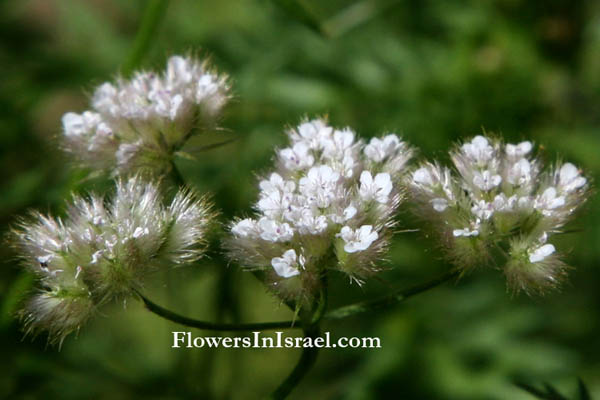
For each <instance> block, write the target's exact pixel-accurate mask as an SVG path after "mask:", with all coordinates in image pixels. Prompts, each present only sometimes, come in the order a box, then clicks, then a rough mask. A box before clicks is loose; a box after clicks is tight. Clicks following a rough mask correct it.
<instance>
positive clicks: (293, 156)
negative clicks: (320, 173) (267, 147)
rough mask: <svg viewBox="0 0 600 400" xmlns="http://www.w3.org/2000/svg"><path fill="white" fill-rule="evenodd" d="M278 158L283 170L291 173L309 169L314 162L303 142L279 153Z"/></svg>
mask: <svg viewBox="0 0 600 400" xmlns="http://www.w3.org/2000/svg"><path fill="white" fill-rule="evenodd" d="M279 158H280V159H281V161H282V162H283V165H284V166H285V168H287V169H289V170H292V171H294V170H299V169H305V168H309V167H311V166H312V165H313V164H314V162H315V158H314V156H313V155H312V154H311V153H310V148H309V147H308V145H307V144H306V143H305V142H298V143H296V144H294V146H293V147H292V148H285V149H283V150H281V151H279Z"/></svg>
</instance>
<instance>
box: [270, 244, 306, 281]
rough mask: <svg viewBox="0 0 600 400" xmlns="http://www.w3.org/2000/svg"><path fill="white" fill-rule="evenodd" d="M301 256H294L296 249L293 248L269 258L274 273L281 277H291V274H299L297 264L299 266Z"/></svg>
mask: <svg viewBox="0 0 600 400" xmlns="http://www.w3.org/2000/svg"><path fill="white" fill-rule="evenodd" d="M301 259H302V256H300V260H299V259H298V257H297V256H296V251H295V250H294V249H291V250H287V251H286V252H285V253H283V256H281V257H275V258H273V259H272V260H271V265H272V266H273V269H274V270H275V273H276V274H277V275H279V276H281V277H282V278H291V277H292V276H296V275H299V274H300V270H299V269H298V266H301V264H302V263H300V262H299V261H301Z"/></svg>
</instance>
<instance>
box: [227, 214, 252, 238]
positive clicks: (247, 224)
mask: <svg viewBox="0 0 600 400" xmlns="http://www.w3.org/2000/svg"><path fill="white" fill-rule="evenodd" d="M231 233H233V234H234V235H236V236H238V237H242V238H246V237H256V236H258V224H257V223H256V221H255V220H253V219H252V218H246V219H243V220H241V221H238V222H237V223H236V224H234V225H233V226H232V227H231Z"/></svg>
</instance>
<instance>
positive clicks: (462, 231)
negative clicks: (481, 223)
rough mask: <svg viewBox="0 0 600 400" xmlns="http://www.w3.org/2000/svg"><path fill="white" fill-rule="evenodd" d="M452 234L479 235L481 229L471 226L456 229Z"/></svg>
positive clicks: (457, 235) (459, 235)
mask: <svg viewBox="0 0 600 400" xmlns="http://www.w3.org/2000/svg"><path fill="white" fill-rule="evenodd" d="M452 235H454V237H461V236H464V237H469V236H478V235H479V229H471V228H464V229H454V230H453V231H452Z"/></svg>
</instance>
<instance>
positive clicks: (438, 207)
mask: <svg viewBox="0 0 600 400" xmlns="http://www.w3.org/2000/svg"><path fill="white" fill-rule="evenodd" d="M430 202H431V205H432V206H433V209H434V210H435V211H437V212H444V211H445V210H446V208H448V200H446V199H443V198H441V197H436V198H435V199H431V201H430Z"/></svg>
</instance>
